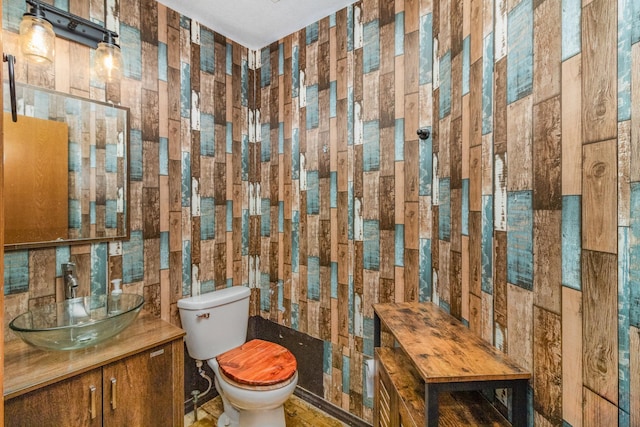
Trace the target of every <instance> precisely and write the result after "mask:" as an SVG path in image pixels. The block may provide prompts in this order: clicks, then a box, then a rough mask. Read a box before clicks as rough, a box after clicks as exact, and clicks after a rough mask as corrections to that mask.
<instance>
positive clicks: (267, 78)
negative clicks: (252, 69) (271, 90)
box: [260, 46, 271, 87]
mask: <svg viewBox="0 0 640 427" xmlns="http://www.w3.org/2000/svg"><path fill="white" fill-rule="evenodd" d="M260 64H261V67H260V87H266V86H269V85H270V84H271V50H270V48H269V46H267V47H263V48H262V50H261V51H260Z"/></svg>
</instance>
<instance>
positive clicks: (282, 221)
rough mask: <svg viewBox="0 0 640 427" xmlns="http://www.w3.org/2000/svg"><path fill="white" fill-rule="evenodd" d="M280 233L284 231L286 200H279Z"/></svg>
mask: <svg viewBox="0 0 640 427" xmlns="http://www.w3.org/2000/svg"><path fill="white" fill-rule="evenodd" d="M278 233H284V201H282V200H280V201H279V202H278Z"/></svg>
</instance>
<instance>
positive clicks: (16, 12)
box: [2, 0, 27, 33]
mask: <svg viewBox="0 0 640 427" xmlns="http://www.w3.org/2000/svg"><path fill="white" fill-rule="evenodd" d="M26 11H27V6H26V3H25V2H24V1H22V0H5V1H4V2H3V3H2V27H3V29H5V30H9V31H12V32H14V33H17V32H18V31H19V30H20V22H22V15H23V14H24V13H25V12H26Z"/></svg>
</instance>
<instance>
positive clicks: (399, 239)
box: [394, 224, 404, 267]
mask: <svg viewBox="0 0 640 427" xmlns="http://www.w3.org/2000/svg"><path fill="white" fill-rule="evenodd" d="M395 229H396V233H395V257H394V259H395V266H396V267H404V224H396V227H395Z"/></svg>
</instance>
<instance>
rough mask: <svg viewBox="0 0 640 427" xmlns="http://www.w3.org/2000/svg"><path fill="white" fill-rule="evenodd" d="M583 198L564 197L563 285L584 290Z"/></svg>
mask: <svg viewBox="0 0 640 427" xmlns="http://www.w3.org/2000/svg"><path fill="white" fill-rule="evenodd" d="M581 205H582V200H581V196H563V197H562V285H563V286H566V287H569V288H572V289H576V290H578V291H580V290H582V274H581V271H582V267H581V265H580V258H581V256H582V235H581V230H582V216H581V215H582V206H581Z"/></svg>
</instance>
